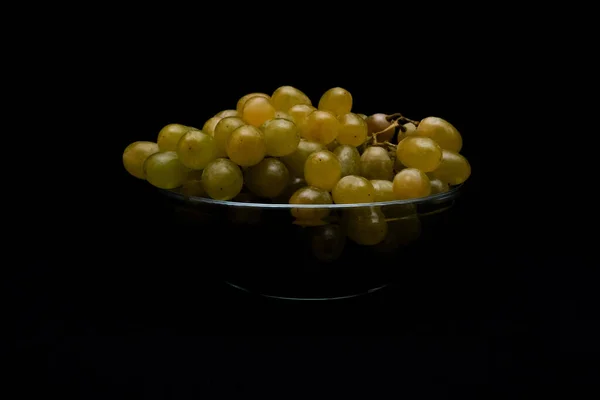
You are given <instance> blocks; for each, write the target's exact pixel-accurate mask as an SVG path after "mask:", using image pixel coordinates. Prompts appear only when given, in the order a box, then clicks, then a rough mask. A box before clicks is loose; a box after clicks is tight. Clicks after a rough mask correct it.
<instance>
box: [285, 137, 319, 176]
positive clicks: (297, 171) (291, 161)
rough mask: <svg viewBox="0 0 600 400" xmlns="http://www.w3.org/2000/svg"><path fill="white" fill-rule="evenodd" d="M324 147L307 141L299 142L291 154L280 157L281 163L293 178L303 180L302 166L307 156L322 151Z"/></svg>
mask: <svg viewBox="0 0 600 400" xmlns="http://www.w3.org/2000/svg"><path fill="white" fill-rule="evenodd" d="M324 149H325V146H324V145H322V144H321V143H316V142H311V141H309V140H304V139H302V140H300V143H298V148H297V149H296V151H294V152H293V153H292V154H289V155H287V156H283V157H281V161H283V162H284V164H285V165H286V166H287V167H288V170H289V171H290V173H291V174H292V175H293V176H296V177H299V178H304V164H305V163H306V159H307V158H308V156H309V155H311V154H312V153H314V152H315V151H320V150H324Z"/></svg>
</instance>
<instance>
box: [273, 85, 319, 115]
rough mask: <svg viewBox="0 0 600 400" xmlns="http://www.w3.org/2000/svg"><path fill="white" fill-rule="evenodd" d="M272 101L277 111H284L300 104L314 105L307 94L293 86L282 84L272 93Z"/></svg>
mask: <svg viewBox="0 0 600 400" xmlns="http://www.w3.org/2000/svg"><path fill="white" fill-rule="evenodd" d="M271 103H272V104H273V107H275V109H276V110H277V111H284V112H288V110H289V109H290V108H292V107H293V106H295V105H298V104H304V105H307V106H311V105H312V102H311V101H310V99H309V98H308V96H307V95H306V94H304V93H303V92H302V91H300V90H298V89H296V88H295V87H292V86H280V87H278V88H277V89H275V91H274V92H273V94H272V95H271Z"/></svg>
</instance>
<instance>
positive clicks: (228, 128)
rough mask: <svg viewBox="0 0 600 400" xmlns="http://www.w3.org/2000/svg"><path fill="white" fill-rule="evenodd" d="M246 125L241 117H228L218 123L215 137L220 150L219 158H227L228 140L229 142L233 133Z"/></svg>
mask: <svg viewBox="0 0 600 400" xmlns="http://www.w3.org/2000/svg"><path fill="white" fill-rule="evenodd" d="M244 125H246V123H245V122H244V121H242V119H241V118H239V117H226V118H223V119H221V120H220V121H219V122H218V123H217V126H216V127H215V130H214V133H213V136H214V137H215V142H216V144H217V149H218V150H219V157H226V156H227V140H229V136H230V135H231V132H233V131H235V130H236V129H237V128H239V127H240V126H244Z"/></svg>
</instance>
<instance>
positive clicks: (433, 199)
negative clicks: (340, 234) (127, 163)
mask: <svg viewBox="0 0 600 400" xmlns="http://www.w3.org/2000/svg"><path fill="white" fill-rule="evenodd" d="M463 186H464V183H461V184H459V185H456V186H453V187H451V188H450V190H448V191H447V192H442V193H436V194H433V195H430V196H427V197H419V198H416V199H406V200H392V201H380V202H375V203H352V204H289V203H246V202H241V201H231V200H215V199H211V198H207V197H196V196H185V195H183V194H181V193H177V192H174V191H172V190H167V189H159V190H160V191H161V192H162V193H163V194H165V195H166V196H168V197H172V198H175V199H177V200H180V201H183V202H187V203H193V204H209V205H219V206H226V207H231V208H270V209H280V210H291V209H297V208H321V209H323V208H326V209H345V208H367V207H383V206H394V205H409V204H413V205H417V204H438V203H441V202H444V201H449V200H454V199H456V198H457V197H458V195H459V194H460V192H461V189H462V187H463Z"/></svg>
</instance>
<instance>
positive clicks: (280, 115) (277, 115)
mask: <svg viewBox="0 0 600 400" xmlns="http://www.w3.org/2000/svg"><path fill="white" fill-rule="evenodd" d="M273 118H282V119H287V120H288V121H292V122H294V118H292V116H291V115H290V114H288V113H286V112H283V111H275V116H274V117H273Z"/></svg>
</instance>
